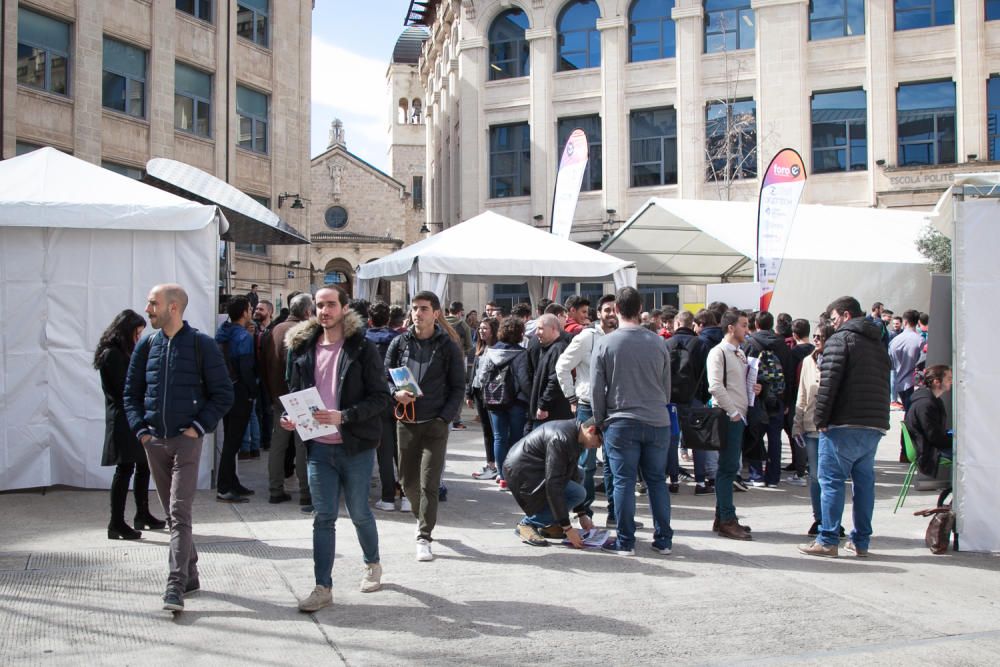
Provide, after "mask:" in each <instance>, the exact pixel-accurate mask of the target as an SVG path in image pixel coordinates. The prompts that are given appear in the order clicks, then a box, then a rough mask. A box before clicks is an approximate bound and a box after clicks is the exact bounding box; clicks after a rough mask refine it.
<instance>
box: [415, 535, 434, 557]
mask: <svg viewBox="0 0 1000 667" xmlns="http://www.w3.org/2000/svg"><path fill="white" fill-rule="evenodd" d="M417 560H418V561H420V562H422V563H423V562H427V561H429V560H434V554H433V553H431V543H430V542H428V541H427V540H425V539H423V538H420V539H419V540H417Z"/></svg>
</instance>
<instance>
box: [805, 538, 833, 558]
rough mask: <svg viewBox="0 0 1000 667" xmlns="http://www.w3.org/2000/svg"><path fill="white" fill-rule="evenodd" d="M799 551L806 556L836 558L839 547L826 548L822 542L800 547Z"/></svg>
mask: <svg viewBox="0 0 1000 667" xmlns="http://www.w3.org/2000/svg"><path fill="white" fill-rule="evenodd" d="M799 551H800V552H801V553H804V554H805V555H806V556H822V557H823V558H836V557H837V555H838V551H839V550H838V549H837V545H836V544H834V545H832V546H829V547H828V546H826V545H825V544H823V543H821V542H810V543H809V544H803V545H801V546H800V547H799Z"/></svg>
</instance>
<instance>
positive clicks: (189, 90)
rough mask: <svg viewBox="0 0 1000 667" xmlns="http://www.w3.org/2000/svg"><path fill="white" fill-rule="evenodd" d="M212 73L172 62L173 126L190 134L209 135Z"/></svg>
mask: <svg viewBox="0 0 1000 667" xmlns="http://www.w3.org/2000/svg"><path fill="white" fill-rule="evenodd" d="M211 115H212V75H211V74H206V73H205V72H201V71H199V70H196V69H194V68H193V67H188V66H187V65H182V64H180V63H175V64H174V127H175V128H177V129H178V130H184V131H185V132H190V133H191V134H197V135H198V136H202V137H208V136H211V132H212V124H211V122H210V121H209V118H210V117H211Z"/></svg>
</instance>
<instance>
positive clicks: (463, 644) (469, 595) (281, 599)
mask: <svg viewBox="0 0 1000 667" xmlns="http://www.w3.org/2000/svg"><path fill="white" fill-rule="evenodd" d="M899 414H900V413H893V415H892V416H893V420H894V421H898V417H899ZM467 424H468V425H469V429H468V430H467V431H456V432H452V434H451V440H450V443H449V452H448V465H447V469H446V472H445V481H446V483H447V485H448V501H447V502H445V503H442V505H441V509H440V512H439V525H438V527H437V529H436V531H435V535H434V536H435V539H436V541H435V543H434V553H435V556H436V558H435V560H434V561H433V562H430V563H418V562H416V561H415V560H414V549H415V547H414V528H415V521H414V519H413V518H412V517H411V516H409V515H403V514H401V513H399V512H393V513H383V512H376V517H377V518H378V521H379V536H380V540H381V556H382V563H383V567H384V570H385V574H384V576H383V583H384V586H383V589H382V590H381V591H380V592H377V593H372V594H362V593H360V592H358V585H359V582H360V579H361V574H362V572H361V564H362V563H361V552H360V549H359V547H358V544H357V539H356V537H355V535H354V530H353V527H352V525H351V523H350V520H349V519H347V517H346V513H345V512H344V511H343V510H342V513H341V519H340V520H339V521H338V522H337V525H338V527H339V529H340V530H339V531H338V535H339V537H340V539H339V541H338V543H337V561H336V564H335V566H334V573H333V574H334V605H333V606H332V607H329V608H327V609H324V610H321V611H320V612H317V613H316V614H312V615H307V614H301V613H299V612H298V611H297V610H296V601H297V598H300V597H304V596H306V595H307V594H308V593H309V591H310V590H311V589H312V587H313V578H312V560H311V553H312V541H311V534H312V532H311V531H312V528H311V521H310V519H309V518H308V517H306V516H304V515H302V514H300V512H299V510H298V506H297V504H296V503H295V501H294V500H293V501H292V502H290V503H284V504H281V505H269V504H268V503H267V498H266V497H267V491H266V488H267V486H266V482H265V478H266V460H267V454H266V453H264V454H263V457H262V458H261V459H260V460H255V461H250V462H240V472H241V476H242V479H243V483H244V484H246V485H247V486H249V487H251V488H254V489H256V490H257V495H256V496H254V497H253V499H252V500H251V502H250V503H247V504H243V505H226V504H221V503H217V502H215V499H214V493H213V492H209V491H203V492H200V493H199V496H198V500H197V501H196V504H195V511H194V528H195V535H196V539H197V542H198V548H199V554H200V560H199V569H200V571H201V584H202V587H203V589H202V591H201V592H200V593H198V594H197V595H195V596H192V597H190V598H189V599H188V600H187V602H186V610H185V611H184V612H183V613H181V614H178V615H177V616H176V617H173V616H172V615H171V614H170V613H168V612H164V611H161V609H160V605H161V601H160V596H161V595H162V593H163V588H164V584H165V580H166V574H167V553H166V548H165V545H166V543H167V536H166V534H165V533H164V532H160V531H147V532H144V533H143V538H144V539H143V540H142V541H139V542H111V541H109V540H107V538H106V536H105V527H106V525H107V509H106V508H107V505H108V493H107V492H106V491H79V490H71V489H65V488H59V489H54V490H49V491H48V492H46V493H45V494H44V495H43V494H41V493H40V492H37V491H35V492H25V493H6V494H0V664H3V665H11V664H45V665H83V664H139V663H142V664H171V665H177V664H186V665H194V664H213V665H222V664H243V665H245V664H254V665H290V664H305V663H307V662H309V663H312V664H351V665H436V664H487V665H494V664H496V665H499V664H515V665H516V664H540V663H547V664H553V663H554V664H569V663H574V664H579V663H583V664H608V665H653V664H657V665H659V664H664V663H668V662H677V663H683V664H718V665H723V664H732V663H761V664H763V663H767V664H775V663H794V664H797V665H800V664H819V663H821V662H822V663H824V664H838V665H839V664H844V665H846V664H851V665H856V664H906V663H917V662H924V663H930V664H956V665H957V664H984V665H985V664H995V663H996V656H997V655H1000V610H998V607H997V604H998V602H997V601H998V600H1000V559H998V558H996V557H992V556H984V555H978V554H969V553H958V554H955V553H951V552H949V554H948V555H945V556H933V555H931V553H930V552H929V551H928V549H927V548H926V547H925V546H924V543H923V534H924V529H925V528H926V526H927V521H928V520H927V519H924V518H920V517H914V516H913V514H912V513H913V511H914V510H916V509H919V508H923V507H930V506H932V505H933V504H934V501H935V499H936V492H931V491H928V492H919V491H911V493H910V496H909V498H908V500H907V503H906V506H905V507H904V508H903V509H902V510H900V512H899V513H898V514H896V515H893V514H892V508H893V506H894V504H895V500H896V495H897V493H898V491H899V484H900V483H901V482H902V479H903V476H904V474H905V472H906V466H905V465H904V464H900V463H896V462H895V460H896V457H897V455H898V451H899V449H898V448H899V445H898V442H899V438H898V432H897V431H896V430H895V428H898V427H895V428H894V431H893V432H892V433H891V434H890V435H888V436H887V437H886V438H884V439H883V440H882V444H881V446H880V449H879V457H878V458H879V460H878V477H877V479H878V488H877V494H878V500H877V505H876V509H875V520H874V525H875V531H876V534H875V537H874V538H873V541H872V546H871V549H872V557H871V558H869V559H867V560H859V559H856V558H851V557H846V556H844V555H842V556H841V557H840V558H839V559H836V560H828V559H819V558H814V557H807V556H801V555H799V554H798V552H797V551H796V546H797V545H798V544H801V543H804V542H806V541H808V540H807V538H806V537H805V531H806V530H807V529H808V528H809V525H810V524H811V522H812V518H811V511H810V509H809V501H808V494H807V489H805V488H800V487H792V486H788V485H784V484H783V485H782V486H781V487H780V488H778V489H767V490H763V489H754V490H751V491H750V492H747V493H739V494H736V503H737V507H738V511H739V514H740V517H741V519H742V520H743V521H744V522H745V523H749V524H750V525H751V526H753V529H754V531H753V535H754V541H753V542H733V541H730V540H725V539H723V538H720V537H717V536H715V535H714V534H713V533H712V532H711V522H712V516H713V507H714V497H713V496H695V495H694V486H693V484H684V485H682V488H681V492H680V494H677V495H674V496H672V497H671V500H672V502H673V505H672V506H673V520H672V523H673V527H674V530H675V533H676V534H675V537H674V553H673V555H670V556H661V555H659V554H656V553H654V552H653V551H651V550H650V543H651V539H652V531H651V528H652V520H651V518H650V514H649V509H648V506H644V504H645V503H646V502H647V501H646V497H645V496H643V497H640V498H638V499H637V500H638V508H639V517H640V519H641V520H643V521H644V522H645V524H646V528H645V529H643V530H642V531H640V532H639V534H638V542H637V544H636V556H635V557H634V558H622V557H616V556H613V555H610V554H603V553H600V552H577V551H574V550H571V549H568V548H564V547H561V546H558V545H556V544H555V543H553V545H552V546H550V547H548V548H536V547H529V546H526V545H523V544H521V543H520V542H519V541H518V539H517V537H516V536H515V535H514V534H513V532H512V528H513V527H514V524H515V522H516V521H517V520H518V518H519V516H520V515H519V513H518V510H517V506H516V505H515V503H514V501H513V499H512V498H511V496H510V495H509V494H507V493H503V492H500V491H498V490H497V489H496V486H495V485H494V484H492V483H488V482H479V481H476V480H473V479H472V477H471V476H470V473H471V472H472V471H473V470H475V469H478V468H479V467H480V466H482V459H483V445H482V439H481V434H480V431H479V428H478V425H477V424H475V423H474V422H471V421H467ZM95 446H98V445H97V444H95ZM785 453H786V459H787V454H788V452H787V449H786V452H785ZM290 486H291V485H290ZM293 495H294V494H293ZM598 504H599V505H600V507H601V508H602V509H601V511H599V513H598V517H599V518H600V519H602V520H603V516H604V514H603V506H604V505H603V497H602V496H598ZM153 505H154V507H155V512H154V513H155V514H157V515H158V516H162V511H161V510H160V509H159V507H158V503H156V502H155V500H154V501H153ZM848 507H849V506H848ZM131 512H132V504H131V500H130V501H129V510H128V516H129V517H131ZM845 523H846V524H847V529H848V530H850V515H849V509H848V512H847V515H846V516H845ZM844 553H846V552H845V551H844V550H841V554H844Z"/></svg>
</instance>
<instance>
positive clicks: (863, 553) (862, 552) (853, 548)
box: [844, 540, 868, 558]
mask: <svg viewBox="0 0 1000 667" xmlns="http://www.w3.org/2000/svg"><path fill="white" fill-rule="evenodd" d="M844 548H845V549H847V550H848V551H850V552H851V553H852V554H854V555H855V556H857V557H858V558H868V549H859V548H858V545H856V544H855V543H854V542H852V541H851V540H847V544H845V545H844Z"/></svg>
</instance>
